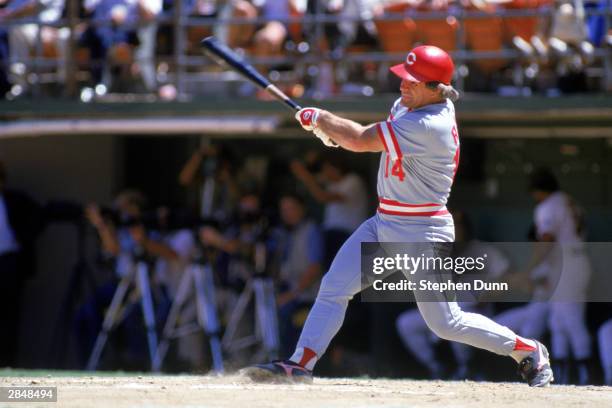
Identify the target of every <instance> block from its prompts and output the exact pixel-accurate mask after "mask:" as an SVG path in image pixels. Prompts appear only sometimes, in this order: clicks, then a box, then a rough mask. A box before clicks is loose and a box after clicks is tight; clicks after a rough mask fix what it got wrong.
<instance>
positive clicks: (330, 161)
mask: <svg viewBox="0 0 612 408" xmlns="http://www.w3.org/2000/svg"><path fill="white" fill-rule="evenodd" d="M291 171H292V172H293V174H294V175H295V177H296V178H298V179H299V180H300V181H301V182H302V183H303V184H304V186H305V187H306V189H307V190H308V192H309V193H310V194H311V195H312V196H313V197H314V199H315V200H316V201H317V202H319V203H320V204H324V205H325V212H324V216H323V230H324V233H323V235H324V238H325V257H324V261H325V267H328V266H329V265H330V263H331V261H332V259H333V258H334V256H335V254H336V252H338V249H340V246H342V244H343V243H344V241H346V239H347V238H348V237H349V236H350V235H351V233H352V232H353V231H355V229H357V227H359V225H361V223H362V222H363V220H365V219H366V217H367V213H368V196H367V192H366V188H365V184H364V182H363V180H362V179H361V177H360V176H359V175H357V174H356V173H354V172H351V171H349V169H348V166H347V165H346V163H345V161H344V160H343V157H341V156H340V155H338V154H335V153H332V154H328V155H326V156H324V157H323V159H322V163H321V176H322V177H321V179H322V180H321V181H322V184H323V185H321V184H319V181H318V180H317V178H316V177H315V175H314V174H312V173H311V172H310V171H309V170H308V169H307V168H306V167H305V166H304V165H303V164H302V163H301V162H299V161H293V162H292V163H291Z"/></svg>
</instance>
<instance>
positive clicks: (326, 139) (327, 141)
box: [312, 128, 338, 147]
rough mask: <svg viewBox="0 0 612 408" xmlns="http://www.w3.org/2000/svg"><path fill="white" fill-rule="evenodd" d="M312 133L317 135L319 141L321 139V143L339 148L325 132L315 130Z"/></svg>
mask: <svg viewBox="0 0 612 408" xmlns="http://www.w3.org/2000/svg"><path fill="white" fill-rule="evenodd" d="M312 133H314V134H315V136H316V137H318V138H319V139H321V141H322V142H323V144H324V145H325V146H327V147H338V143H336V142H334V141H333V140H332V139H331V137H329V136H327V134H326V133H325V132H323V131H322V130H321V129H319V128H315V129H314V130H313V131H312Z"/></svg>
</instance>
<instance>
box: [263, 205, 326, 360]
mask: <svg viewBox="0 0 612 408" xmlns="http://www.w3.org/2000/svg"><path fill="white" fill-rule="evenodd" d="M279 210H280V217H281V221H282V223H283V225H282V226H281V227H280V228H279V229H277V230H276V231H275V232H274V235H273V239H272V241H273V244H272V246H273V247H274V256H275V259H276V265H277V268H278V286H277V287H278V298H277V304H278V312H279V326H280V340H281V350H280V355H286V354H287V353H289V352H290V351H291V350H292V349H293V348H294V347H295V344H296V343H297V340H298V337H299V334H300V328H301V327H302V325H303V324H304V321H305V319H306V315H307V314H308V310H309V308H310V306H312V303H313V302H314V300H315V298H316V297H317V292H318V289H319V284H320V281H321V271H322V267H321V263H322V261H323V248H322V244H321V242H322V240H321V233H320V231H319V227H318V226H317V224H316V223H315V222H314V221H312V220H311V219H309V218H308V217H307V215H306V210H305V208H304V201H303V199H302V198H301V197H299V196H298V195H296V194H284V195H283V196H282V197H281V199H280V202H279Z"/></svg>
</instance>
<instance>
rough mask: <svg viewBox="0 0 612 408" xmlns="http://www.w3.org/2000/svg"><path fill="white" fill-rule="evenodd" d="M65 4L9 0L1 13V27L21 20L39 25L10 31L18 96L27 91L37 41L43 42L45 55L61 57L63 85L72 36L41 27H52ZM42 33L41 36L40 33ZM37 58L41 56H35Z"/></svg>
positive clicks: (63, 30) (60, 0)
mask: <svg viewBox="0 0 612 408" xmlns="http://www.w3.org/2000/svg"><path fill="white" fill-rule="evenodd" d="M63 11H64V0H9V2H8V4H7V6H6V7H5V8H3V9H0V26H1V25H2V23H3V22H8V21H16V22H19V20H20V19H32V18H34V19H35V20H36V23H23V24H17V25H13V26H11V27H10V28H8V33H9V52H10V64H11V72H12V74H13V75H14V76H15V78H16V81H15V82H16V83H15V85H17V86H18V87H19V89H15V93H16V94H20V93H22V92H23V91H24V90H25V89H26V88H27V85H28V83H27V74H28V72H29V71H30V70H31V59H32V57H31V55H32V54H33V53H34V50H35V47H36V44H37V42H38V38H39V37H40V40H41V42H42V55H41V56H43V55H46V54H54V53H57V54H59V60H60V61H59V70H58V74H59V79H60V81H62V82H63V81H64V79H65V75H66V53H67V44H68V43H67V42H68V37H69V36H70V31H69V29H68V28H54V27H47V26H44V25H43V26H39V25H38V24H53V23H55V22H57V21H58V20H59V19H60V18H61V17H62V12H63ZM39 31H40V33H39ZM36 55H38V53H36Z"/></svg>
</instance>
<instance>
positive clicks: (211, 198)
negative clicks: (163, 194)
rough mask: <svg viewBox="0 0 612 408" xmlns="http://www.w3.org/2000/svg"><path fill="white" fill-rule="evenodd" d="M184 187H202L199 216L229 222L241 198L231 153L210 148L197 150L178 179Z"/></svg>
mask: <svg viewBox="0 0 612 408" xmlns="http://www.w3.org/2000/svg"><path fill="white" fill-rule="evenodd" d="M178 180H179V184H180V185H182V186H184V187H191V186H199V187H200V194H199V198H200V199H199V211H198V213H199V215H200V216H201V217H204V218H213V219H215V220H216V221H219V222H227V221H229V218H230V217H231V215H232V214H233V213H234V211H235V208H236V202H237V200H238V196H239V189H238V183H237V175H236V169H235V165H234V162H233V160H232V156H231V155H230V152H229V151H228V150H227V149H224V148H223V147H220V146H212V145H207V146H204V147H202V148H200V149H198V150H196V151H195V152H194V153H193V154H192V156H191V158H190V159H189V160H188V161H187V162H186V163H185V165H184V166H183V168H182V169H181V172H180V174H179V177H178Z"/></svg>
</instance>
